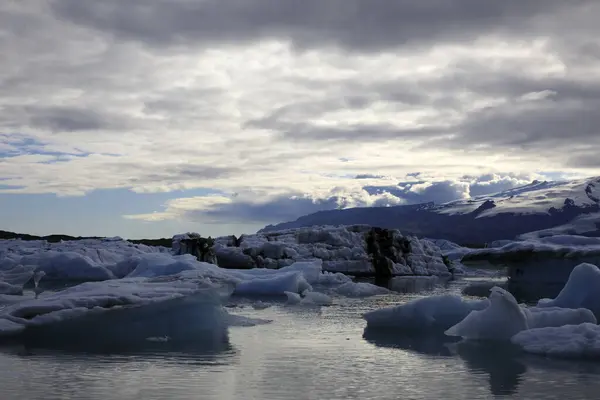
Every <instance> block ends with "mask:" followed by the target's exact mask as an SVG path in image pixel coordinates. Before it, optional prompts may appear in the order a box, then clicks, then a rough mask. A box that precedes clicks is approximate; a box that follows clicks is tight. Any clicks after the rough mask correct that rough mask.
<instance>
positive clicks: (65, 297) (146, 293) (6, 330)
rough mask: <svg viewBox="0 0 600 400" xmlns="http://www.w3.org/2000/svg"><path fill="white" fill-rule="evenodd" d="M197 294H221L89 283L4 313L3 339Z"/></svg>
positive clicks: (209, 289) (158, 283)
mask: <svg viewBox="0 0 600 400" xmlns="http://www.w3.org/2000/svg"><path fill="white" fill-rule="evenodd" d="M196 294H203V295H206V298H207V299H209V298H210V299H216V296H218V292H216V291H215V286H214V285H212V284H211V283H210V281H208V280H197V281H184V280H175V279H172V280H164V279H163V280H161V279H157V280H138V279H131V280H128V279H123V280H118V281H117V280H115V281H104V282H87V283H82V284H79V285H77V286H73V287H70V288H67V289H64V290H62V291H59V292H56V293H53V294H51V295H48V296H45V297H43V298H40V299H25V300H23V301H21V302H18V303H13V304H11V305H9V306H7V307H5V308H3V309H1V310H0V336H2V335H9V334H15V333H19V332H21V331H23V330H24V329H25V328H27V327H34V326H40V325H46V324H52V323H57V322H61V321H64V320H68V319H73V318H76V317H81V316H84V315H89V314H100V313H105V312H109V311H112V310H117V309H122V308H132V307H137V306H143V305H148V304H151V303H158V302H163V301H167V300H173V299H176V298H183V297H188V296H192V295H196Z"/></svg>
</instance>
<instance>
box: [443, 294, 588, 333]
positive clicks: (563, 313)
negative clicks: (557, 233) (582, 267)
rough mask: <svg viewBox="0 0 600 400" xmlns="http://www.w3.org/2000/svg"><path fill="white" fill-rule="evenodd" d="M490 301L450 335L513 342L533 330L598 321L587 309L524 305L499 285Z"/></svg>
mask: <svg viewBox="0 0 600 400" xmlns="http://www.w3.org/2000/svg"><path fill="white" fill-rule="evenodd" d="M489 300H490V304H489V307H487V308H485V309H483V310H478V311H473V312H471V313H470V314H469V315H467V316H466V317H465V319H463V320H462V321H460V322H459V323H457V324H456V325H454V326H453V327H451V328H450V329H448V330H447V331H446V335H448V336H458V337H462V338H463V339H473V340H509V339H510V338H511V337H513V336H514V335H516V334H517V333H519V332H522V331H525V330H529V329H537V328H546V327H559V326H563V325H567V324H582V323H594V324H595V323H596V322H597V320H596V317H595V316H594V314H593V313H592V312H591V311H590V310H588V309H585V308H579V309H568V308H560V307H545V308H544V307H526V306H525V305H520V304H518V303H517V301H516V300H515V298H514V297H513V295H512V294H510V293H509V292H508V291H506V290H504V289H502V288H499V287H497V286H496V287H493V288H492V289H491V295H490V297H489Z"/></svg>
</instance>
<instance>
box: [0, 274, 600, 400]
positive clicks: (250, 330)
mask: <svg viewBox="0 0 600 400" xmlns="http://www.w3.org/2000/svg"><path fill="white" fill-rule="evenodd" d="M465 282H466V281H464V280H462V281H456V282H450V283H448V284H445V285H441V286H439V285H438V286H433V287H425V288H423V287H419V285H416V286H417V287H416V289H415V292H411V290H405V291H404V293H393V294H388V295H381V296H374V297H368V298H362V299H354V298H347V297H334V298H333V304H332V305H331V306H329V307H308V306H290V305H286V303H285V300H274V299H272V298H271V299H248V298H236V297H233V298H231V299H229V300H228V302H227V304H226V306H227V307H226V309H227V311H228V312H229V313H231V314H233V315H236V316H242V317H246V321H249V323H247V324H237V325H238V326H232V327H229V329H228V331H227V335H226V336H225V337H223V338H222V340H220V341H216V342H211V343H207V342H203V343H199V346H192V347H191V348H184V349H181V348H178V347H173V346H172V345H171V344H170V343H169V341H168V340H164V341H162V340H161V338H155V339H154V340H149V341H146V342H141V343H139V345H137V346H134V347H132V348H130V349H119V350H116V351H115V350H107V349H106V348H96V346H95V345H94V344H93V343H94V340H93V338H90V342H89V344H87V345H84V346H77V347H76V348H74V349H62V350H59V349H56V348H52V347H47V348H43V346H42V347H36V346H31V347H29V346H28V347H26V346H23V345H22V344H14V345H10V346H4V347H2V349H1V350H0V398H2V399H11V400H31V399H48V400H51V399H78V400H79V399H90V400H92V399H94V400H95V399H98V400H100V399H102V400H129V399H131V400H133V399H144V400H154V399H157V400H158V399H167V398H168V399H222V400H228V399H248V400H252V399H277V400H283V399H295V400H298V399H381V400H383V399H398V398H402V399H439V398H445V399H493V398H499V397H501V398H514V399H539V400H541V399H561V400H564V399H592V398H596V394H597V393H598V392H599V391H600V364H598V363H593V362H588V361H564V360H550V359H547V358H544V357H540V356H535V355H527V354H524V353H522V352H519V351H517V350H516V349H514V348H512V347H510V345H508V344H506V345H489V344H477V343H471V344H468V343H464V342H463V343H460V342H458V341H457V340H456V338H450V337H444V336H440V335H438V336H427V335H403V334H399V333H398V332H394V331H385V330H383V331H381V330H379V331H377V330H376V331H365V325H366V324H365V321H364V320H363V319H362V314H363V313H364V312H366V311H370V310H375V309H379V308H381V307H385V306H388V305H396V304H399V303H404V302H407V301H410V300H412V299H414V298H418V297H424V296H430V295H432V294H441V293H460V291H461V290H462V288H463V287H464V286H465V284H466V283H465ZM253 321H259V322H257V323H253ZM269 321H270V322H269ZM241 325H247V326H241ZM200 340H205V338H203V337H200Z"/></svg>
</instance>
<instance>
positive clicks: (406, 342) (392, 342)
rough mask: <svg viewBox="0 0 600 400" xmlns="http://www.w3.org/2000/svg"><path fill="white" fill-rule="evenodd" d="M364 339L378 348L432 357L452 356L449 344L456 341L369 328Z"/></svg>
mask: <svg viewBox="0 0 600 400" xmlns="http://www.w3.org/2000/svg"><path fill="white" fill-rule="evenodd" d="M363 339H365V340H366V341H367V342H369V343H371V344H373V345H375V346H377V347H385V348H396V349H402V350H407V351H413V352H417V353H421V354H427V355H432V356H451V355H452V354H451V352H450V350H448V347H447V344H448V343H452V342H453V341H454V339H453V338H451V337H448V336H444V335H440V334H439V333H438V334H435V333H433V334H426V335H423V334H422V333H420V332H413V333H399V332H398V331H397V330H389V329H376V328H369V327H367V328H365V330H364V332H363Z"/></svg>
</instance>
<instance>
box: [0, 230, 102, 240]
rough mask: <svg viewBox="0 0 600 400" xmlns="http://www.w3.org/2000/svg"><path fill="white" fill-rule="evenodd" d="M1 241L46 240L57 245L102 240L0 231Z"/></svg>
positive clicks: (91, 237) (90, 237)
mask: <svg viewBox="0 0 600 400" xmlns="http://www.w3.org/2000/svg"><path fill="white" fill-rule="evenodd" d="M0 239H5V240H6V239H21V240H46V241H48V242H50V243H57V242H60V241H61V240H83V239H101V238H100V237H98V236H87V237H84V236H69V235H60V234H55V235H48V236H36V235H28V234H26V233H15V232H8V231H3V230H0Z"/></svg>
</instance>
